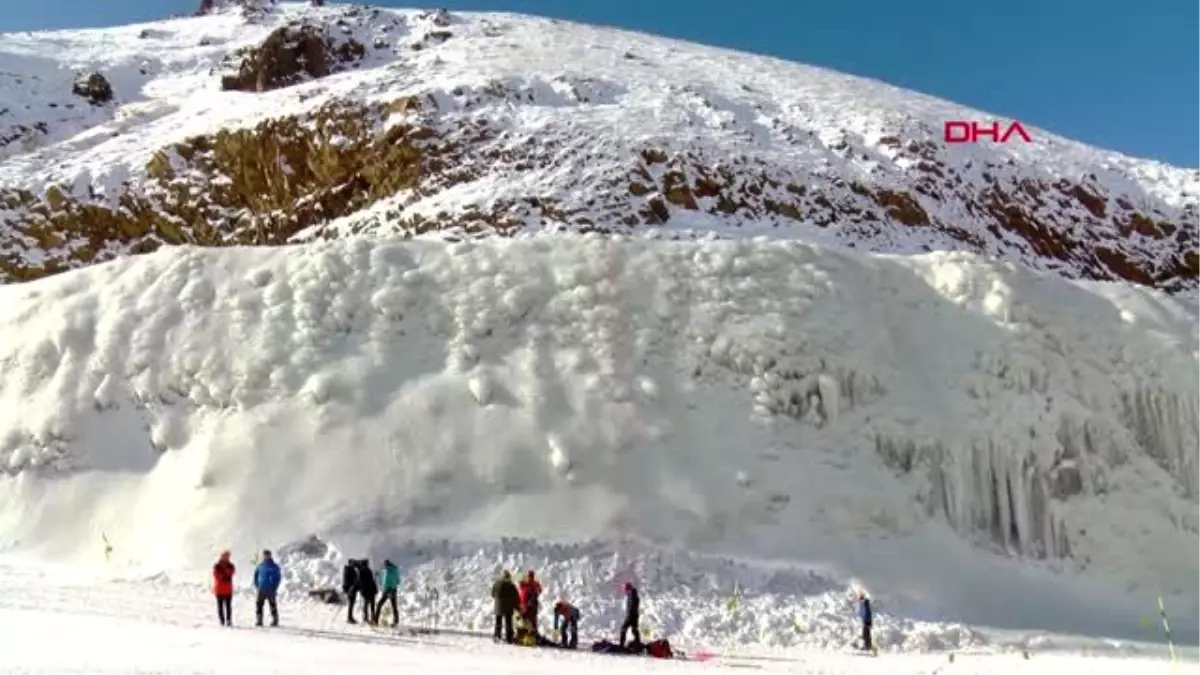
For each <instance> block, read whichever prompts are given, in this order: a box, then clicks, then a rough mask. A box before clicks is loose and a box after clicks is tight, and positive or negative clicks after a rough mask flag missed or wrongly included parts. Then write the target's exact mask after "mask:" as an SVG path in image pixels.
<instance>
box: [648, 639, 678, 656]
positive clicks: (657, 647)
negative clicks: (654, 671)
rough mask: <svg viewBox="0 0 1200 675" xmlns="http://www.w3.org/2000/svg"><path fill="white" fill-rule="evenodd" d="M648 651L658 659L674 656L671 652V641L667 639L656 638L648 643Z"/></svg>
mask: <svg viewBox="0 0 1200 675" xmlns="http://www.w3.org/2000/svg"><path fill="white" fill-rule="evenodd" d="M646 653H648V654H650V656H653V657H654V658H656V659H669V658H671V657H672V656H674V654H673V653H672V652H671V643H670V642H667V641H666V640H654V641H653V642H651V643H650V644H648V645H646Z"/></svg>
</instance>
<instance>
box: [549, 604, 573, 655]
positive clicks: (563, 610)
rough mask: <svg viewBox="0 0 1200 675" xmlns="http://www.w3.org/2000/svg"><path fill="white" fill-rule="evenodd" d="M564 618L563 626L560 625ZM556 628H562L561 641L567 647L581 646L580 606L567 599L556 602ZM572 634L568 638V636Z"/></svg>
mask: <svg viewBox="0 0 1200 675" xmlns="http://www.w3.org/2000/svg"><path fill="white" fill-rule="evenodd" d="M560 619H561V620H562V628H561V629H560V628H559V627H558V623H559V620H560ZM554 630H561V632H560V633H559V635H560V638H559V643H560V644H562V646H563V647H565V648H566V649H575V648H576V647H578V646H579V608H578V607H576V606H575V605H572V604H571V603H569V602H567V601H566V600H559V601H558V602H556V603H554ZM568 636H570V639H569V640H568V639H567V637H568Z"/></svg>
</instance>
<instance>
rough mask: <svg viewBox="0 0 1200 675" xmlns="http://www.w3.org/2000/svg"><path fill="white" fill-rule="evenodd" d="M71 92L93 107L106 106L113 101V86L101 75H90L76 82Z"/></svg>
mask: <svg viewBox="0 0 1200 675" xmlns="http://www.w3.org/2000/svg"><path fill="white" fill-rule="evenodd" d="M71 92H72V93H73V94H75V95H76V96H80V97H82V98H84V99H86V100H87V102H88V103H91V104H92V105H104V104H105V103H109V102H111V101H112V100H113V90H112V85H110V84H109V83H108V80H106V79H105V78H104V76H103V75H101V74H100V73H89V74H88V75H86V76H85V77H81V78H79V79H77V80H75V84H74V86H73V87H72V88H71Z"/></svg>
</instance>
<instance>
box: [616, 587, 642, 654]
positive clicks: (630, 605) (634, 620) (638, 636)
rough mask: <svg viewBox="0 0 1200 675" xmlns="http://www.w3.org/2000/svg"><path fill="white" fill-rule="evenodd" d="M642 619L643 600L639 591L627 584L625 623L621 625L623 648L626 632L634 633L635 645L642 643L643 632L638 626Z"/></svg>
mask: <svg viewBox="0 0 1200 675" xmlns="http://www.w3.org/2000/svg"><path fill="white" fill-rule="evenodd" d="M641 617H642V598H641V596H640V595H638V589H637V588H636V587H635V586H634V585H633V584H632V583H630V582H628V581H626V582H625V621H623V622H622V623H621V646H622V647H624V646H625V631H628V630H632V631H633V642H634V644H641V643H642V631H641V629H640V628H638V624H639V623H640V621H641Z"/></svg>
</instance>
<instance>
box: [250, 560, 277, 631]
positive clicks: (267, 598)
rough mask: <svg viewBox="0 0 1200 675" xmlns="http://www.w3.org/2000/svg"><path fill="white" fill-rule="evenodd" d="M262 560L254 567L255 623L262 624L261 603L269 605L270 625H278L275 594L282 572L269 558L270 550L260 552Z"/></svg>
mask: <svg viewBox="0 0 1200 675" xmlns="http://www.w3.org/2000/svg"><path fill="white" fill-rule="evenodd" d="M262 557H263V559H262V562H260V563H258V567H256V568H254V590H256V591H258V594H257V598H256V599H255V602H254V614H255V617H256V618H257V621H256V622H255V625H258V626H261V625H263V604H264V603H265V604H268V605H270V607H271V625H272V626H278V625H279V606H278V605H277V604H276V603H275V594H276V593H277V592H278V591H279V585H280V584H281V583H283V572H282V571H280V569H279V565H277V564H276V563H275V561H274V560H273V559H272V558H271V552H270V551H266V550H264V551H263V552H262Z"/></svg>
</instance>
